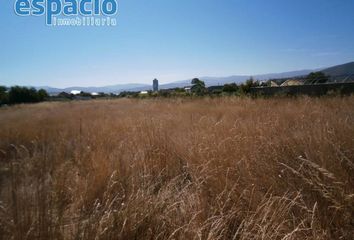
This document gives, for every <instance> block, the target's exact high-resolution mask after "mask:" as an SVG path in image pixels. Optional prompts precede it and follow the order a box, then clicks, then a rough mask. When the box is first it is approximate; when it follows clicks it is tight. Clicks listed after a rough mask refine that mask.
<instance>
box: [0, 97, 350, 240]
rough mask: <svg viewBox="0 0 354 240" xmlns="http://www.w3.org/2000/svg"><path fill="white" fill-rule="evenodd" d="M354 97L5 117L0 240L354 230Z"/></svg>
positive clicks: (40, 108)
mask: <svg viewBox="0 0 354 240" xmlns="http://www.w3.org/2000/svg"><path fill="white" fill-rule="evenodd" d="M353 122H354V97H353V96H352V97H342V98H339V97H336V98H330V97H325V98H306V97H303V98H294V99H287V98H282V99H254V100H253V99H249V98H227V97H225V98H216V99H209V98H204V99H194V100H188V99H181V98H180V99H164V100H161V99H148V100H137V99H120V100H114V101H89V102H75V103H70V102H69V103H41V104H36V105H22V106H14V107H11V108H6V109H0V139H1V141H0V171H1V174H0V183H1V188H0V189H1V192H0V239H15V240H17V239H21V240H22V239H29V240H31V239H127V240H129V239H240V240H241V239H269V240H271V239H272V240H273V239H284V240H285V239H287V240H290V239H301V240H310V239H311V240H314V239H328V240H329V239H344V240H351V239H353V238H352V237H353V235H354V223H353V219H354V178H353V176H354V163H353V159H354V138H353V136H354V125H353Z"/></svg>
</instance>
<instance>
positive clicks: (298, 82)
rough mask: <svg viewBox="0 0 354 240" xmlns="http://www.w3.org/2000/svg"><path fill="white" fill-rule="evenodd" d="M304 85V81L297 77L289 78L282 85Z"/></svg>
mask: <svg viewBox="0 0 354 240" xmlns="http://www.w3.org/2000/svg"><path fill="white" fill-rule="evenodd" d="M299 85H303V83H302V82H301V81H299V80H297V79H289V80H286V81H285V82H283V83H282V84H281V85H280V86H282V87H286V86H299Z"/></svg>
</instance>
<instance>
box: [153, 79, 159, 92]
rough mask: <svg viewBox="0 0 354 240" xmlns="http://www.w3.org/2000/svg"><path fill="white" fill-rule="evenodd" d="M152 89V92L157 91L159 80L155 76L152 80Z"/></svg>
mask: <svg viewBox="0 0 354 240" xmlns="http://www.w3.org/2000/svg"><path fill="white" fill-rule="evenodd" d="M152 90H153V91H154V92H157V91H159V80H157V79H156V78H155V79H154V81H153V82H152Z"/></svg>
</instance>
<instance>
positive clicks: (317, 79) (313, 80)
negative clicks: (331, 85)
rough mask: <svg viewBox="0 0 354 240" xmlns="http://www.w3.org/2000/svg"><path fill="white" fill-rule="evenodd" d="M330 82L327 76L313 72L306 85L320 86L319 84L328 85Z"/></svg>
mask: <svg viewBox="0 0 354 240" xmlns="http://www.w3.org/2000/svg"><path fill="white" fill-rule="evenodd" d="M328 81H329V76H327V75H326V74H324V73H323V72H312V73H310V74H309V75H307V77H306V80H305V83H306V84H318V83H326V82H328Z"/></svg>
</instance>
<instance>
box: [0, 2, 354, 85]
mask: <svg viewBox="0 0 354 240" xmlns="http://www.w3.org/2000/svg"><path fill="white" fill-rule="evenodd" d="M118 1H119V15H118V16H117V20H118V26H116V27H113V28H112V27H105V28H100V27H90V28H87V27H56V28H55V27H47V26H46V25H45V23H44V16H42V17H19V16H16V15H15V13H14V10H13V4H14V0H2V1H0V85H1V84H5V85H14V84H19V85H34V86H44V85H49V86H54V87H68V86H75V85H80V86H104V85H111V84H122V83H151V81H152V79H153V78H155V77H156V78H158V79H159V80H160V81H161V82H163V83H167V82H171V81H175V80H185V79H189V78H193V77H202V76H229V75H237V74H247V75H254V74H260V73H272V72H284V71H290V70H301V69H312V68H319V67H326V66H331V65H335V64H341V63H345V62H350V61H353V60H354V44H353V43H354V1H353V0H296V1H291V0H267V1H265V0H148V1H143V0H118Z"/></svg>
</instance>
